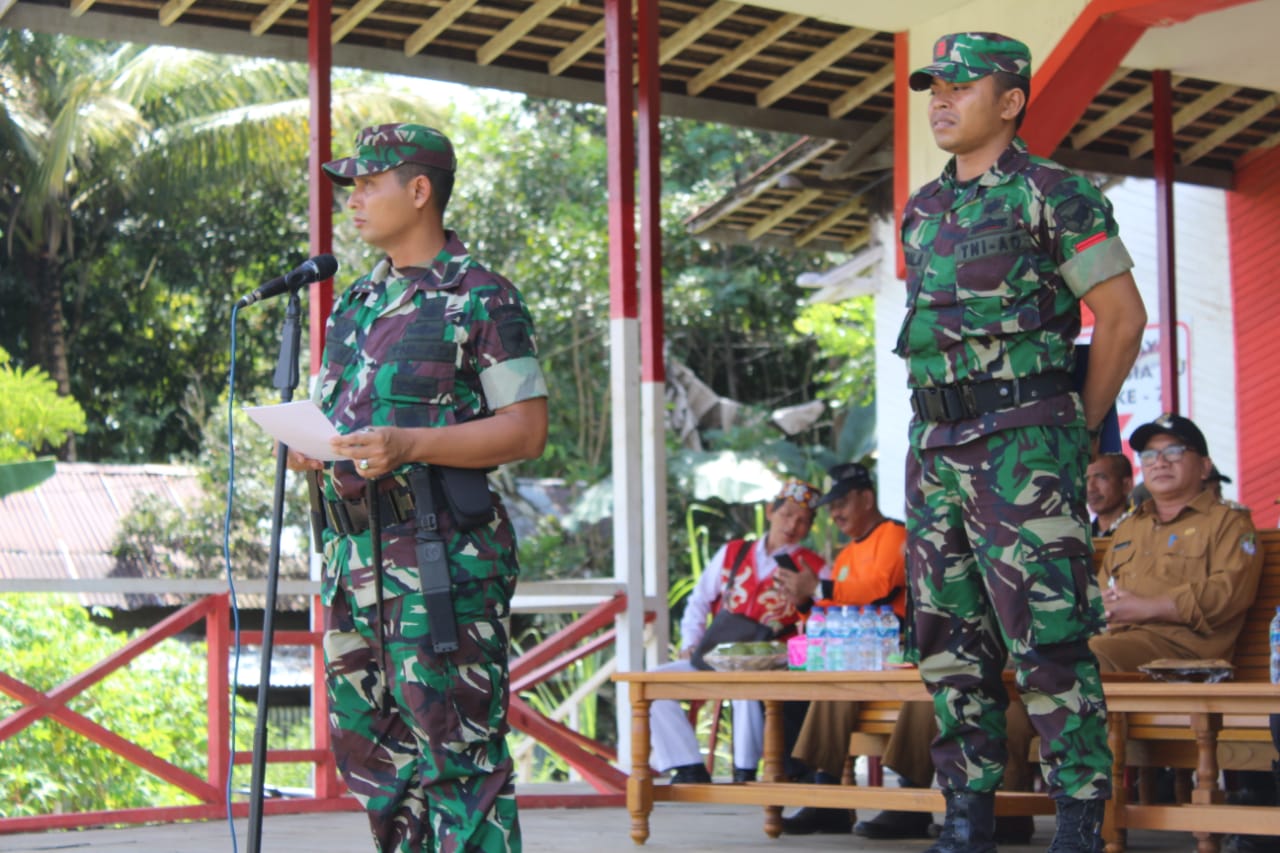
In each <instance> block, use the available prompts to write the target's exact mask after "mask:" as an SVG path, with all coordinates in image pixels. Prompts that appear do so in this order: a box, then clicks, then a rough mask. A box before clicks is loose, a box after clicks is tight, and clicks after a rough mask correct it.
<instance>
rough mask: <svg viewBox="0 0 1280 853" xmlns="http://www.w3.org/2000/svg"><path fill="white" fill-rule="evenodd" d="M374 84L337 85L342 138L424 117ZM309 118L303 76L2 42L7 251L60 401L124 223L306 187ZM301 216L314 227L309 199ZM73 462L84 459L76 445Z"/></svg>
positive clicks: (0, 161)
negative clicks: (95, 263) (76, 273)
mask: <svg viewBox="0 0 1280 853" xmlns="http://www.w3.org/2000/svg"><path fill="white" fill-rule="evenodd" d="M369 83H370V78H369V77H367V76H352V77H348V78H344V79H343V80H340V81H335V86H334V112H335V119H336V120H337V123H338V124H339V126H348V127H349V126H351V125H352V124H353V123H356V122H361V121H364V120H366V119H368V118H370V117H371V114H373V113H376V112H382V113H383V114H386V111H395V110H401V109H405V108H408V109H413V110H415V111H416V112H417V113H418V114H421V113H422V104H421V103H420V102H418V101H416V100H415V99H413V98H410V97H409V96H404V95H401V96H389V94H388V93H387V92H386V91H385V90H382V89H378V88H371V87H370V86H369ZM308 110H309V104H308V99H307V72H306V68H305V66H302V65H298V64H284V63H279V62H271V61H265V60H258V59H248V58H243V57H231V56H221V55H213V54H206V53H200V52H197V51H190V50H184V49H179V48H171V47H143V46H136V45H123V46H121V45H110V44H106V43H102V42H92V41H85V40H81V39H76V38H71V37H65V36H48V35H41V34H34V33H29V32H23V31H14V30H8V31H3V32H0V233H2V234H3V237H4V241H3V252H4V257H5V258H6V260H7V262H8V264H7V265H9V266H10V280H11V282H17V286H18V287H19V288H20V289H21V290H24V291H25V296H26V299H25V300H24V301H25V305H26V308H27V319H26V323H25V334H26V338H27V342H28V345H27V350H28V353H29V355H30V357H31V359H32V360H33V361H34V362H35V363H37V364H40V365H42V366H43V367H44V368H45V369H46V370H47V371H48V373H49V375H50V377H52V379H53V380H54V382H55V383H56V384H57V388H58V392H59V393H60V394H62V395H69V394H70V392H71V387H72V375H71V370H70V368H69V361H68V347H69V345H70V338H71V337H72V336H71V335H70V334H69V332H68V324H67V316H66V313H65V312H66V308H67V305H68V304H69V303H68V294H67V292H66V291H67V286H68V284H69V283H72V282H71V281H69V274H68V271H69V269H70V268H71V267H72V265H73V264H74V263H75V262H76V261H77V260H78V259H82V258H83V256H84V254H85V253H86V252H92V251H101V250H102V249H103V247H104V246H107V245H109V244H110V242H111V241H112V240H113V239H119V234H120V225H121V222H120V219H121V218H122V217H127V216H132V215H136V207H137V202H138V200H139V198H140V196H142V195H144V194H146V195H147V196H149V197H150V198H151V199H152V201H153V204H152V206H153V207H154V206H155V204H154V200H159V203H160V206H161V207H162V206H163V202H164V200H165V199H169V198H177V197H178V196H179V195H180V194H188V195H189V194H191V193H198V192H199V191H200V189H201V187H213V186H218V185H219V184H221V183H222V182H225V181H227V180H229V179H231V178H233V177H234V178H236V179H242V178H243V177H244V176H245V175H246V174H253V175H255V176H256V177H257V178H258V179H260V180H263V181H268V180H270V181H276V180H281V179H283V176H292V177H293V178H294V179H295V180H296V177H297V175H298V174H300V173H301V171H302V164H303V163H304V161H305V157H306V152H307V150H308V123H307V116H308ZM400 114H404V113H403V112H401V113H400ZM298 205H299V208H300V210H299V219H300V221H301V222H303V223H305V218H304V217H305V200H303V199H299V200H298ZM303 231H304V232H305V225H304V228H303ZM3 310H4V309H3V308H0V311H3ZM10 310H12V307H11V309H10ZM63 454H64V455H65V456H66V457H67V458H69V459H74V458H75V446H74V443H73V440H72V439H71V438H70V436H69V437H68V443H67V445H66V446H65V447H64V449H63Z"/></svg>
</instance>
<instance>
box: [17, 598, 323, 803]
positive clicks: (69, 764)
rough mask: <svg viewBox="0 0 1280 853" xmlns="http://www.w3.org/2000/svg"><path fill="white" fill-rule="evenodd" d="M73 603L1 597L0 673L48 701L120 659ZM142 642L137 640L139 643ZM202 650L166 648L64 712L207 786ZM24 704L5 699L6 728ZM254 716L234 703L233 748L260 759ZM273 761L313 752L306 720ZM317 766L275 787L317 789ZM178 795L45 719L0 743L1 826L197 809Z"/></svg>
mask: <svg viewBox="0 0 1280 853" xmlns="http://www.w3.org/2000/svg"><path fill="white" fill-rule="evenodd" d="M97 617H98V618H97V619H96V620H95V619H90V615H89V612H88V611H87V610H85V609H84V608H83V607H81V606H80V605H79V604H77V603H75V602H74V601H73V600H71V599H68V598H65V597H61V596H53V595H0V671H2V672H5V673H6V674H8V675H9V676H11V677H13V678H16V679H18V680H19V681H21V682H23V683H24V684H28V685H30V686H31V687H33V688H35V689H37V690H41V691H48V690H51V689H52V688H54V687H56V686H57V685H59V684H62V683H64V682H66V681H67V680H68V679H70V678H73V677H75V676H77V675H79V674H80V673H82V672H84V671H85V670H87V669H89V668H90V667H92V666H94V665H96V664H98V663H99V662H101V661H102V660H104V659H105V658H107V657H108V656H109V655H111V654H112V653H114V652H116V651H118V650H119V649H120V648H121V647H122V646H123V645H124V644H125V642H126V641H127V640H128V639H129V638H128V637H125V636H123V635H122V634H120V633H118V632H115V631H112V630H111V629H110V628H109V627H104V626H103V625H101V624H98V623H99V622H102V621H104V620H106V621H110V613H109V612H108V611H105V610H99V611H98V613H97ZM139 633H140V632H139ZM206 675H207V673H206V657H205V646H204V643H201V642H187V641H184V640H180V639H170V640H165V641H164V642H162V643H160V644H159V645H157V646H156V647H155V648H153V649H151V650H150V651H148V652H146V653H145V654H143V655H142V656H140V657H138V658H137V659H135V660H134V661H132V662H131V663H130V664H129V665H128V666H126V667H124V668H122V669H120V670H117V671H116V672H114V673H112V674H111V675H109V676H107V677H106V678H105V679H103V680H102V681H101V682H99V683H98V684H96V685H94V686H93V687H90V688H89V689H88V690H87V691H85V692H84V693H81V694H80V695H79V696H77V697H75V698H73V699H72V700H71V701H70V702H69V703H68V707H69V708H70V709H71V710H73V711H76V712H77V713H80V714H83V715H84V716H85V717H87V718H88V719H89V720H91V721H93V722H95V723H97V724H99V725H101V726H103V727H104V728H106V729H108V730H110V731H112V732H114V733H115V734H118V735H119V736H121V737H123V738H125V739H126V740H129V741H131V742H133V743H136V744H137V745H138V746H140V747H142V748H143V749H146V750H147V751H149V752H151V753H153V754H154V755H156V756H157V757H159V758H162V759H164V760H165V761H168V762H170V763H172V764H174V765H176V766H178V767H180V768H182V769H183V770H186V771H187V772H189V773H191V774H193V775H195V776H197V777H199V778H202V779H207V778H208V767H207V763H208V759H207V756H208V739H207V732H208V698H207V690H208V686H207V684H208V682H207V677H206ZM20 707H21V703H19V702H17V701H16V700H14V699H11V698H9V697H8V696H4V695H0V718H4V717H7V716H9V715H10V714H12V713H14V712H15V711H17V710H18V709H19V708H20ZM256 713H257V712H256V708H255V706H254V705H253V704H252V703H248V702H237V703H236V720H237V725H236V748H237V750H238V751H242V752H249V751H251V750H252V748H253V733H254V723H255V721H256ZM267 740H268V743H269V744H270V746H271V748H273V749H309V748H310V747H311V726H310V723H309V720H304V721H303V724H301V725H295V726H292V727H283V726H281V725H279V724H275V723H272V724H270V725H269V726H268V735H267ZM250 772H251V768H250V767H249V766H247V765H241V766H237V767H236V768H235V769H234V770H233V771H232V780H233V789H244V788H247V787H248V785H249V781H250V779H249V775H250ZM311 779H312V768H311V765H309V764H279V763H275V762H272V763H270V764H268V765H267V768H266V773H265V782H266V784H267V785H268V786H273V787H309V786H310V785H311V784H312V782H311ZM195 802H197V801H196V799H195V798H194V797H192V796H190V795H189V794H187V793H185V792H184V791H182V790H181V789H179V788H177V787H175V786H173V785H170V784H169V783H168V782H165V781H163V780H161V779H159V778H158V777H156V776H154V775H152V774H150V773H148V772H146V771H145V770H142V769H141V768H139V767H137V766H135V765H133V764H132V763H130V762H129V761H128V760H126V759H124V758H122V757H120V756H119V755H117V754H116V753H114V752H112V751H110V750H108V749H107V748H106V747H103V746H99V745H98V744H97V743H95V742H93V741H91V740H89V739H88V738H85V737H83V736H81V735H79V734H77V733H75V732H73V731H71V730H70V729H69V728H67V727H66V726H64V725H62V724H60V723H58V722H56V721H54V720H52V719H51V718H49V717H45V718H44V719H42V720H40V721H38V722H36V723H34V724H32V725H31V726H29V727H27V728H25V729H23V730H22V731H21V732H19V733H18V734H17V735H15V736H13V737H11V738H8V739H6V740H2V741H0V817H15V816H19V815H33V814H55V813H63V812H87V811H103V810H114V809H131V808H149V807H161V806H178V805H191V804H194V803H195Z"/></svg>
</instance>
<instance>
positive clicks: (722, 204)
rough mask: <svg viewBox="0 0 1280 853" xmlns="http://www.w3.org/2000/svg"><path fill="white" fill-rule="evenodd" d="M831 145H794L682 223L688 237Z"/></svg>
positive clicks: (816, 142) (817, 140)
mask: <svg viewBox="0 0 1280 853" xmlns="http://www.w3.org/2000/svg"><path fill="white" fill-rule="evenodd" d="M835 144H837V143H836V140H834V139H820V138H810V139H807V140H804V141H802V142H798V143H796V144H795V145H793V146H792V147H791V148H789V149H787V150H786V151H784V152H782V154H780V155H778V156H777V157H776V158H774V160H773V162H771V163H769V164H768V165H766V166H765V167H764V168H762V169H761V170H760V171H759V172H757V173H756V174H754V175H752V176H751V177H749V178H748V179H747V180H746V181H745V182H744V183H741V184H739V185H738V186H736V187H734V188H733V189H732V190H730V191H729V192H728V193H726V194H725V195H723V196H721V197H720V200H719V201H717V202H715V203H714V204H712V205H711V206H710V207H707V208H705V209H703V210H701V211H699V212H697V213H695V214H694V215H693V216H691V217H689V218H688V219H686V220H685V226H686V227H687V228H688V229H689V233H690V234H701V233H702V232H704V231H707V230H708V229H710V228H711V226H713V225H715V224H716V223H717V222H719V221H720V220H722V219H724V218H725V217H727V216H729V215H730V214H731V213H733V212H734V211H736V210H738V209H739V208H741V207H743V206H744V205H746V204H749V203H750V202H752V201H754V200H755V199H756V198H757V197H759V196H760V195H761V194H762V193H764V192H765V191H766V190H768V189H770V188H771V187H773V186H774V185H775V184H777V182H778V181H779V180H781V179H782V177H783V176H784V175H789V174H791V173H792V172H794V171H795V170H796V169H799V168H800V167H802V166H804V165H805V164H806V163H808V162H810V161H811V160H813V159H814V158H816V157H820V156H822V154H823V153H825V152H826V151H827V150H828V149H830V148H831V146H833V145H835Z"/></svg>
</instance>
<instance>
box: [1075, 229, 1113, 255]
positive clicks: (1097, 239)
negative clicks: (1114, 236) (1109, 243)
mask: <svg viewBox="0 0 1280 853" xmlns="http://www.w3.org/2000/svg"><path fill="white" fill-rule="evenodd" d="M1105 239H1107V232H1105V231H1099V232H1098V233H1097V234H1094V235H1093V236H1092V237H1086V238H1084V239H1083V240H1081V241H1080V243H1079V244H1078V245H1077V246H1076V252H1083V251H1084V250H1085V249H1087V248H1089V247H1090V246H1096V245H1098V244H1099V243H1101V242H1102V241H1103V240H1105Z"/></svg>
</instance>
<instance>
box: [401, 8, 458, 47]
mask: <svg viewBox="0 0 1280 853" xmlns="http://www.w3.org/2000/svg"><path fill="white" fill-rule="evenodd" d="M475 4H476V0H449V2H448V3H446V4H444V6H443V7H441V9H440V11H439V12H436V13H435V14H434V15H432V16H431V17H430V18H428V19H427V21H426V22H425V23H424V24H423V25H422V26H420V27H418V28H417V29H416V30H414V31H413V34H412V35H411V36H409V37H408V38H407V39H405V40H404V55H405V56H416V55H417V54H419V53H422V51H423V50H424V49H425V48H426V46H427V45H429V44H431V43H432V42H433V41H435V40H436V38H437V37H438V36H439V35H440V34H441V33H442V32H444V31H445V30H447V29H449V27H451V26H453V22H454V21H456V20H458V19H459V18H461V17H462V16H463V15H465V14H466V13H467V10H468V9H470V8H471V7H472V6H474V5H475Z"/></svg>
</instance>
